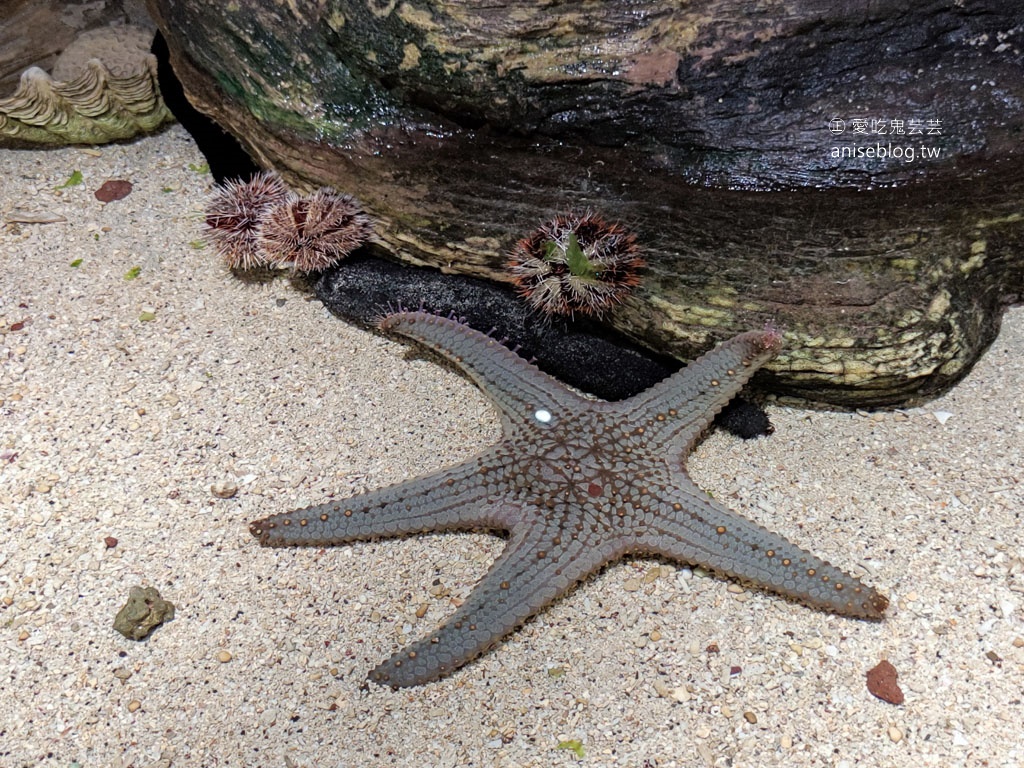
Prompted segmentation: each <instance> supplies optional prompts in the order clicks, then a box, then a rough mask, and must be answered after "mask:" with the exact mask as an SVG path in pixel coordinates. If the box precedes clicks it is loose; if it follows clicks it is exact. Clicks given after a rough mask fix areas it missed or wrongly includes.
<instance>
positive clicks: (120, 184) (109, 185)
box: [92, 179, 132, 203]
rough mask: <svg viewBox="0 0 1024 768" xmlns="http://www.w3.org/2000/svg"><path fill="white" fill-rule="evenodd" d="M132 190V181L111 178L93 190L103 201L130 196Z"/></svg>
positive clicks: (107, 201) (94, 194) (95, 195)
mask: <svg viewBox="0 0 1024 768" xmlns="http://www.w3.org/2000/svg"><path fill="white" fill-rule="evenodd" d="M131 192H132V183H131V182H130V181H125V180H124V179H111V180H110V181H105V182H103V184H102V185H101V186H100V188H99V189H97V190H96V191H95V192H93V193H92V194H93V196H94V197H95V198H96V199H97V200H99V201H100V202H101V203H111V202H113V201H114V200H120V199H122V198H125V197H128V195H130V194H131Z"/></svg>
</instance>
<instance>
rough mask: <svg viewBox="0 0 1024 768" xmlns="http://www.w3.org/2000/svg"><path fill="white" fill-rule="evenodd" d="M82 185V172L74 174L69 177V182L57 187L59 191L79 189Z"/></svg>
mask: <svg viewBox="0 0 1024 768" xmlns="http://www.w3.org/2000/svg"><path fill="white" fill-rule="evenodd" d="M81 183H82V172H81V171H75V172H74V173H72V174H71V175H70V176H69V177H68V180H67V181H65V182H64V183H63V184H61V185H60V186H59V187H57V189H67V188H68V187H77V186H78V185H79V184H81Z"/></svg>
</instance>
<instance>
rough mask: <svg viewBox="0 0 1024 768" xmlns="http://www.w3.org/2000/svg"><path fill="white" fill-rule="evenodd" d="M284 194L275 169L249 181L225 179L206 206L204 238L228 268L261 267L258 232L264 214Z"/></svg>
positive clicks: (282, 197)
mask: <svg viewBox="0 0 1024 768" xmlns="http://www.w3.org/2000/svg"><path fill="white" fill-rule="evenodd" d="M287 197H288V187H287V185H286V184H285V183H284V180H283V179H282V178H281V177H280V176H279V175H278V174H277V173H276V172H274V171H261V172H259V173H257V174H256V175H254V176H253V177H252V178H251V179H250V180H249V181H239V180H229V181H227V182H225V183H224V184H223V185H221V186H219V187H217V190H216V191H215V192H214V194H213V196H212V197H211V198H210V201H209V203H207V205H206V211H205V213H206V232H205V239H206V240H207V242H209V243H210V244H211V245H212V246H213V247H214V248H215V249H216V251H217V253H219V254H220V255H221V256H223V257H224V260H225V261H226V262H227V265H228V267H230V268H231V269H251V268H253V267H258V266H261V265H262V264H263V263H264V259H263V257H262V255H261V253H260V249H259V240H258V233H259V229H260V225H261V223H262V221H263V217H264V215H265V214H266V212H267V211H268V210H269V209H270V207H271V206H273V205H275V204H276V203H280V202H281V201H283V200H285V199H286V198H287Z"/></svg>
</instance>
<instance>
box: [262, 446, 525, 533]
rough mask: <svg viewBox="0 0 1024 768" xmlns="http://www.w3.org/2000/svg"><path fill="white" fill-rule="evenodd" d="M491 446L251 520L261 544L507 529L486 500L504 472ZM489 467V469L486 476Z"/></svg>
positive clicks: (501, 518) (500, 516)
mask: <svg viewBox="0 0 1024 768" xmlns="http://www.w3.org/2000/svg"><path fill="white" fill-rule="evenodd" d="M494 466H495V460H494V449H492V450H490V451H486V452H484V453H483V454H481V455H479V456H477V457H476V458H475V459H470V460H469V461H466V462H464V463H462V464H459V465H457V466H454V467H450V468H448V469H444V470H442V471H440V472H435V473H433V474H430V475H425V476H423V477H418V478H414V479H412V480H407V481H405V482H403V483H398V484H397V485H391V486H387V487H385V488H380V489H378V490H375V491H370V492H368V493H362V494H359V495H358V496H352V497H351V498H348V499H343V500H338V501H329V502H327V503H325V504H318V505H316V506H312V507H306V508H304V509H297V510H294V511H291V512H284V513H281V514H277V515H271V516H270V517H266V518H263V519H262V520H255V521H253V522H252V523H250V524H249V532H250V533H252V535H253V536H255V537H256V538H257V539H259V542H260V544H263V545H265V546H278V547H284V546H315V547H323V546H329V545H332V544H344V543H345V542H350V541H357V540H361V539H372V538H378V537H393V536H402V535H405V534H410V533H423V532H425V531H451V530H468V529H471V528H493V529H500V530H507V529H508V528H509V525H510V521H507V520H505V519H504V517H503V516H502V508H501V507H498V506H496V505H494V504H491V503H488V494H489V493H491V492H493V486H492V485H491V483H488V482H485V481H484V479H483V478H484V477H485V476H488V477H492V478H494V481H497V478H498V477H499V476H500V475H501V474H502V472H501V471H500V470H493V469H485V467H487V468H491V467H494ZM488 472H490V473H491V474H490V475H488Z"/></svg>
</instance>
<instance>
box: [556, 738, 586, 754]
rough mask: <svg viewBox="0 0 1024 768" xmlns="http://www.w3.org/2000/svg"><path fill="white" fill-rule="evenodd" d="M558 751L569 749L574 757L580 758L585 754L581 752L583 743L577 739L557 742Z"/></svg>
mask: <svg viewBox="0 0 1024 768" xmlns="http://www.w3.org/2000/svg"><path fill="white" fill-rule="evenodd" d="M558 749H571V750H572V751H573V752H574V753H575V754H576V757H579V758H582V757H583V755H584V754H585V753H584V751H583V742H582V741H580V740H579V739H570V740H569V741H560V742H558Z"/></svg>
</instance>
